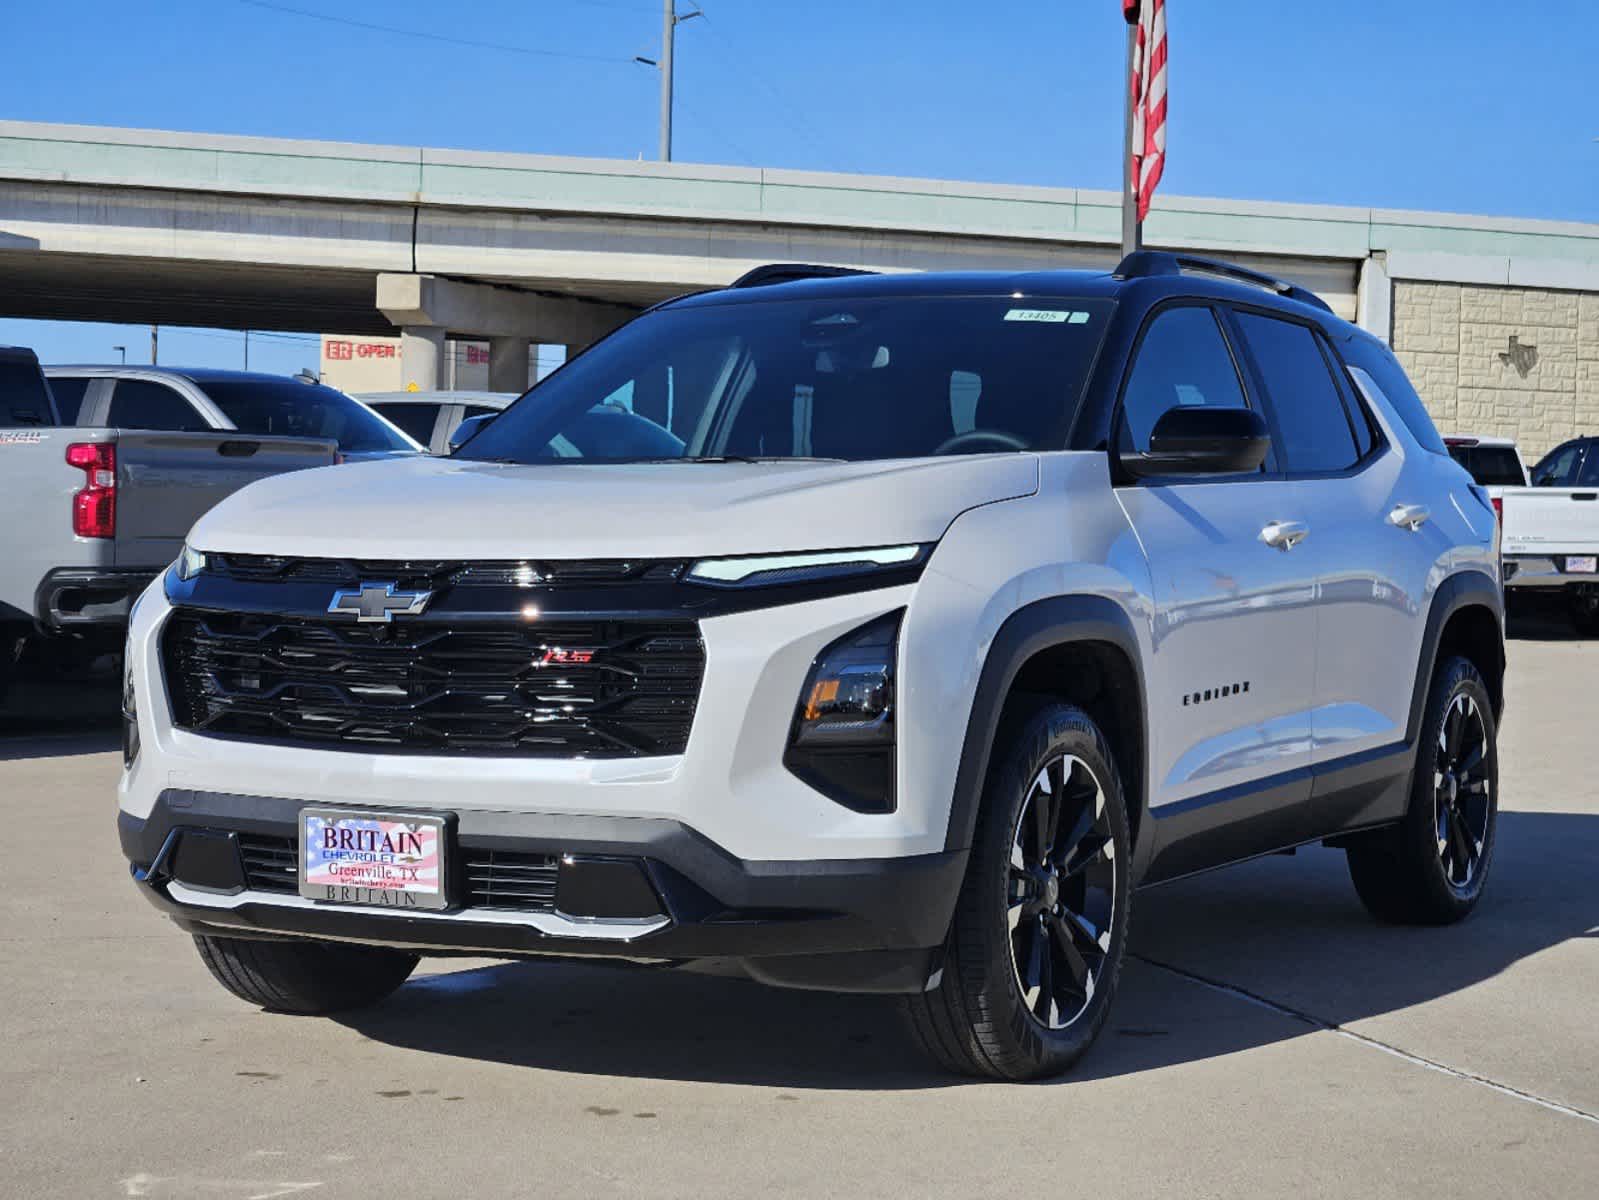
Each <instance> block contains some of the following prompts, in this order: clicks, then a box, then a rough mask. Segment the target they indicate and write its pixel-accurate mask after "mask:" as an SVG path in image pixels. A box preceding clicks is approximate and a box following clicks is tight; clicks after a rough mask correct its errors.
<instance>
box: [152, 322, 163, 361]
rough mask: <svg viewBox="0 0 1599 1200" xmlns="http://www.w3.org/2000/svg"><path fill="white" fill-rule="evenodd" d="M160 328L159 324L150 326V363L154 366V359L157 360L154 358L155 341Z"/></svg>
mask: <svg viewBox="0 0 1599 1200" xmlns="http://www.w3.org/2000/svg"><path fill="white" fill-rule="evenodd" d="M160 330H161V327H160V326H159V325H152V326H150V365H151V366H152V367H153V366H155V364H156V361H157V359H156V348H157V347H156V342H157V337H158V335H159V333H160Z"/></svg>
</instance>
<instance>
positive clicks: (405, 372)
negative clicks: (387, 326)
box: [400, 325, 444, 392]
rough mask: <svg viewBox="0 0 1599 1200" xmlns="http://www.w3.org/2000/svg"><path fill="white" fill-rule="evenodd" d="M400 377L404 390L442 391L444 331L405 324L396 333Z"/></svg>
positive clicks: (431, 326)
mask: <svg viewBox="0 0 1599 1200" xmlns="http://www.w3.org/2000/svg"><path fill="white" fill-rule="evenodd" d="M400 375H401V377H402V378H403V379H404V380H405V388H406V390H407V391H410V390H411V389H412V388H413V387H414V388H415V390H416V391H419V392H440V391H443V390H444V329H443V327H442V326H439V325H406V326H404V327H403V328H402V329H401V330H400Z"/></svg>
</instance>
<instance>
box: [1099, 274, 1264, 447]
mask: <svg viewBox="0 0 1599 1200" xmlns="http://www.w3.org/2000/svg"><path fill="white" fill-rule="evenodd" d="M1193 404H1204V405H1210V406H1211V407H1219V408H1243V407H1246V406H1247V401H1245V399H1244V389H1243V385H1242V384H1240V383H1239V381H1238V369H1237V368H1236V367H1235V366H1234V365H1233V356H1232V354H1231V353H1230V352H1229V351H1228V349H1227V342H1226V339H1225V338H1223V337H1222V332H1221V326H1220V325H1219V324H1217V322H1216V314H1215V313H1214V312H1212V311H1211V310H1210V309H1209V308H1207V307H1205V306H1203V305H1183V306H1181V307H1178V308H1168V309H1166V310H1165V311H1163V312H1161V313H1159V314H1158V315H1157V316H1156V317H1155V319H1154V320H1153V321H1152V322H1151V323H1150V326H1149V328H1148V329H1147V330H1145V331H1144V338H1143V341H1142V342H1140V343H1139V345H1138V357H1137V358H1136V359H1135V360H1134V361H1133V367H1132V370H1131V371H1130V372H1129V373H1128V375H1127V386H1126V387H1125V388H1124V389H1123V390H1122V429H1121V435H1120V436H1121V438H1122V443H1123V447H1124V448H1125V449H1130V450H1147V449H1148V448H1149V434H1150V431H1151V430H1152V429H1154V427H1155V422H1156V421H1157V420H1158V419H1159V418H1160V415H1161V414H1162V413H1164V412H1166V411H1167V410H1168V409H1172V408H1177V407H1178V406H1180V405H1193Z"/></svg>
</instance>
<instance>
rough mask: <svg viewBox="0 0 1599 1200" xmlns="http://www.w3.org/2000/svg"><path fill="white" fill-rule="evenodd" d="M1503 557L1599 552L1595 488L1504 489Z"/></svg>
mask: <svg viewBox="0 0 1599 1200" xmlns="http://www.w3.org/2000/svg"><path fill="white" fill-rule="evenodd" d="M1503 503H1504V529H1503V532H1502V534H1501V539H1500V551H1501V552H1502V553H1504V554H1594V553H1596V552H1599V488H1506V489H1505V491H1504V497H1503Z"/></svg>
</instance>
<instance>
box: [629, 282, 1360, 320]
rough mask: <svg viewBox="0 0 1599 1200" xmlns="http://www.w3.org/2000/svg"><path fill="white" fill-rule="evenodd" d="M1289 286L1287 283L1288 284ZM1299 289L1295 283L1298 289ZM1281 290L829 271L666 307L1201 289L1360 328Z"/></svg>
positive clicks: (1159, 294) (1116, 295)
mask: <svg viewBox="0 0 1599 1200" xmlns="http://www.w3.org/2000/svg"><path fill="white" fill-rule="evenodd" d="M1285 286H1286V285H1285ZM1296 290H1297V289H1296ZM1301 294H1302V295H1305V296H1306V297H1307V300H1300V299H1297V298H1296V297H1294V296H1289V295H1284V294H1282V293H1281V292H1278V291H1274V290H1272V289H1270V288H1268V287H1264V286H1259V285H1257V284H1254V283H1246V282H1242V281H1240V280H1234V279H1230V278H1227V277H1226V276H1223V275H1217V274H1210V273H1206V272H1202V271H1198V270H1188V271H1182V272H1175V271H1174V272H1171V273H1163V274H1150V275H1138V276H1135V277H1133V278H1123V277H1122V276H1120V275H1118V274H1116V273H1114V272H1111V271H1082V270H1043V271H928V272H904V273H898V274H887V275H881V274H850V275H827V276H820V277H815V278H797V279H791V280H783V281H779V282H774V283H760V284H757V285H755V286H744V287H736V286H735V287H731V288H721V289H717V290H715V291H707V292H696V293H694V294H693V295H689V296H682V297H679V298H678V299H676V300H668V301H666V303H665V304H663V305H660V307H662V308H679V307H684V308H700V307H707V306H712V305H723V304H760V303H764V302H766V301H770V300H827V299H878V298H890V297H904V298H910V297H918V296H996V297H997V296H1015V297H1018V298H1052V299H1055V298H1058V299H1073V300H1076V299H1092V298H1095V297H1103V298H1105V299H1111V300H1118V299H1126V300H1137V301H1141V302H1144V303H1154V302H1155V301H1157V300H1163V299H1166V298H1168V297H1172V296H1196V297H1203V298H1208V299H1215V300H1230V301H1233V302H1235V303H1239V304H1254V305H1259V306H1262V307H1268V308H1278V309H1281V310H1283V311H1286V312H1293V313H1296V314H1298V315H1299V316H1302V317H1310V318H1313V319H1314V320H1316V321H1317V322H1318V323H1320V324H1322V325H1324V326H1326V327H1328V328H1333V327H1338V328H1339V329H1340V330H1341V331H1344V332H1347V331H1349V330H1352V329H1354V328H1355V327H1354V326H1352V325H1350V324H1349V323H1348V322H1346V321H1344V320H1342V319H1341V318H1339V317H1337V316H1335V315H1333V314H1332V313H1331V312H1330V311H1329V310H1328V309H1327V308H1326V307H1325V306H1324V305H1323V304H1321V302H1320V301H1319V300H1314V298H1311V297H1309V294H1308V293H1301Z"/></svg>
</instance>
